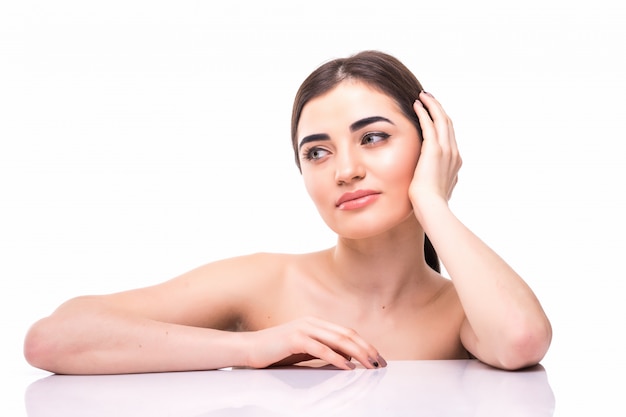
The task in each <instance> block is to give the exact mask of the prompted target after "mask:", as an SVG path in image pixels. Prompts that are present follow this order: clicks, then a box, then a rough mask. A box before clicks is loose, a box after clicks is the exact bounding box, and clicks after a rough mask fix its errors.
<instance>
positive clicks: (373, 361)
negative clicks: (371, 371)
mask: <svg viewBox="0 0 626 417" xmlns="http://www.w3.org/2000/svg"><path fill="white" fill-rule="evenodd" d="M379 357H380V355H379ZM367 360H369V362H370V363H371V364H372V366H373V367H374V368H378V367H379V366H380V364H379V363H378V361H376V360H374V359H372V358H367Z"/></svg>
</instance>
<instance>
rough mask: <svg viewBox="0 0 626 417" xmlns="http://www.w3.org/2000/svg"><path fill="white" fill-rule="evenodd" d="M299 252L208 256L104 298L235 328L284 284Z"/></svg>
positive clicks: (132, 308) (134, 309) (168, 318)
mask: <svg viewBox="0 0 626 417" xmlns="http://www.w3.org/2000/svg"><path fill="white" fill-rule="evenodd" d="M296 256H297V255H289V254H278V253H255V254H249V255H243V256H238V257H232V258H227V259H222V260H218V261H213V262H209V263H207V264H205V265H202V266H200V267H198V268H195V269H193V270H190V271H188V272H185V273H183V274H181V275H180V276H177V277H175V278H172V279H170V280H168V281H165V282H163V283H159V284H156V285H153V286H149V287H145V288H138V289H134V290H130V291H124V292H120V293H116V294H111V295H109V296H106V297H104V300H105V301H107V302H109V303H111V304H113V306H115V307H119V308H123V309H124V310H125V311H128V312H130V313H134V314H139V315H142V316H145V317H148V318H151V319H154V320H159V321H164V322H170V323H178V324H184V325H190V326H201V327H210V328H216V329H225V330H226V329H234V328H236V327H237V326H238V323H239V322H240V320H241V317H242V316H244V315H245V314H246V310H247V309H248V308H249V306H250V303H254V302H255V300H256V299H258V298H259V295H262V294H263V293H266V292H268V291H269V290H270V289H272V288H276V287H277V286H280V282H281V279H282V277H284V274H285V273H284V271H285V269H286V268H288V265H289V264H291V263H293V259H294V257H296Z"/></svg>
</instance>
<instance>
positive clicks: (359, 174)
mask: <svg viewBox="0 0 626 417" xmlns="http://www.w3.org/2000/svg"><path fill="white" fill-rule="evenodd" d="M335 163H336V166H335V181H336V182H337V184H339V185H341V184H350V183H352V182H354V181H359V180H362V179H363V178H364V177H365V167H364V166H363V163H362V161H361V159H360V158H359V155H358V152H355V151H353V150H343V152H337V154H336V156H335Z"/></svg>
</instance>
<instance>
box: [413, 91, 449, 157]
mask: <svg viewBox="0 0 626 417" xmlns="http://www.w3.org/2000/svg"><path fill="white" fill-rule="evenodd" d="M420 100H421V101H422V103H423V104H424V106H426V108H427V110H428V113H429V114H430V118H431V119H432V121H433V126H434V129H435V130H436V132H437V135H436V137H437V140H438V142H439V144H440V145H441V147H442V149H443V150H444V152H446V153H447V151H448V150H450V149H454V147H455V146H456V145H455V144H454V143H452V142H451V140H452V141H453V142H454V128H453V126H452V121H451V119H450V117H448V114H447V113H446V111H445V110H444V109H443V107H442V106H441V103H439V101H437V99H435V98H434V97H433V95H432V94H430V93H427V92H425V91H422V92H421V93H420Z"/></svg>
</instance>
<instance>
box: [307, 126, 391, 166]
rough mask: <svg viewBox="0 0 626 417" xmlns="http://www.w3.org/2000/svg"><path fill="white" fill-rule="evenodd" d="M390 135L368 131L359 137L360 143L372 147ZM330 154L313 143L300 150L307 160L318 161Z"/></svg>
mask: <svg viewBox="0 0 626 417" xmlns="http://www.w3.org/2000/svg"><path fill="white" fill-rule="evenodd" d="M389 137H391V135H390V134H388V133H384V132H368V133H366V134H364V135H363V137H362V138H361V145H362V146H365V147H372V146H376V145H378V144H380V143H381V142H384V141H386V140H387V139H389ZM329 154H330V151H329V150H328V149H325V148H324V147H323V146H319V145H313V146H307V147H305V148H304V149H303V150H302V158H303V159H305V160H307V161H319V160H321V159H323V158H325V157H326V156H328V155H329Z"/></svg>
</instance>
